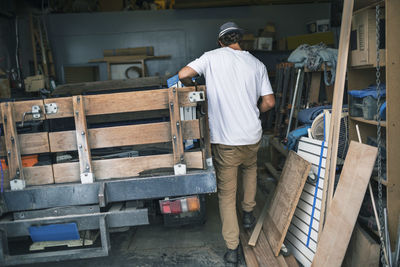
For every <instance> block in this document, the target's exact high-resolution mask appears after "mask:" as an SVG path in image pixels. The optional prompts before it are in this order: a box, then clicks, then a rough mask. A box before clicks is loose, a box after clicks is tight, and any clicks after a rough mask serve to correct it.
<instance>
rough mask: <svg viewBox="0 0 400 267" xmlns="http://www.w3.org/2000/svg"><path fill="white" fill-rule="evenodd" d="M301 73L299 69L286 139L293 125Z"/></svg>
mask: <svg viewBox="0 0 400 267" xmlns="http://www.w3.org/2000/svg"><path fill="white" fill-rule="evenodd" d="M300 74H301V69H298V71H297V79H296V87H295V89H294V94H293V101H292V107H291V109H290V116H289V123H288V128H287V131H286V139H287V138H288V136H289V132H290V127H291V126H292V117H293V112H294V105H295V103H296V96H297V89H298V88H299V80H300Z"/></svg>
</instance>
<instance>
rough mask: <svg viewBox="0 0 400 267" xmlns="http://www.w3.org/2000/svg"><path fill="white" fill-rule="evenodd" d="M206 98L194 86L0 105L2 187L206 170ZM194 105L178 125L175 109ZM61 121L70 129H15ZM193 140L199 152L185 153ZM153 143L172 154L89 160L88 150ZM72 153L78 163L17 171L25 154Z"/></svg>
mask: <svg viewBox="0 0 400 267" xmlns="http://www.w3.org/2000/svg"><path fill="white" fill-rule="evenodd" d="M195 91H198V92H200V94H201V96H202V97H203V100H205V101H201V102H196V101H195V102H193V92H195ZM201 92H202V93H201ZM205 95H206V94H205V87H204V86H198V87H185V88H178V89H176V88H169V89H156V90H145V91H135V92H123V93H112V94H99V95H79V96H72V97H61V98H48V99H42V100H29V101H17V102H4V103H1V114H0V116H1V122H2V124H3V127H2V129H3V132H4V136H3V137H2V139H1V141H2V150H1V151H0V156H2V157H7V161H8V169H7V170H5V173H4V174H5V179H4V187H5V188H9V187H10V186H9V185H10V183H19V182H21V181H22V182H25V183H26V186H30V185H44V184H54V183H69V182H82V183H90V182H93V180H94V181H95V180H104V179H112V178H126V177H134V176H138V175H139V174H140V173H141V172H143V171H148V170H152V169H159V168H173V167H174V166H177V165H179V166H180V165H184V166H185V167H186V168H187V169H206V168H207V164H206V162H207V161H206V159H210V158H211V155H210V142H209V133H208V125H207V121H208V120H207V117H206V116H207V113H206V112H205V113H204V112H203V113H202V112H199V111H200V110H203V111H204V110H207V104H206V103H207V102H206V101H207V100H206V99H205ZM191 100H192V101H191ZM197 105H199V108H198V112H197V114H198V115H199V116H198V119H195V120H183V121H181V115H180V107H196V106H197ZM38 109H39V110H40V112H39V113H38V112H37V110H38ZM34 110H36V112H33V111H34ZM166 110H169V121H168V120H165V121H156V122H152V121H151V122H149V121H147V122H146V123H140V121H138V122H139V123H140V124H138V122H137V121H135V122H134V123H131V124H122V125H118V126H112V127H109V126H107V127H101V128H88V123H87V119H90V116H96V115H107V116H109V115H110V114H114V115H116V116H119V115H124V116H125V117H126V118H129V114H134V113H140V112H143V111H152V112H153V117H154V112H158V111H159V112H160V114H161V113H162V112H164V114H165V111H166ZM32 112H33V113H36V114H33V113H32ZM33 116H36V118H33ZM133 117H134V116H133ZM160 117H161V116H160ZM62 118H71V119H72V118H74V122H75V130H67V131H53V132H52V131H45V132H36V133H25V134H17V125H20V124H21V122H22V123H23V121H24V120H25V122H26V121H35V120H36V121H38V120H44V121H45V120H53V119H62ZM193 139H197V140H200V147H199V148H197V149H194V150H193V151H187V152H185V151H184V143H183V142H184V140H193ZM158 143H170V144H171V145H172V148H173V150H172V151H173V153H169V154H159V155H147V156H138V157H125V158H111V159H97V160H93V159H92V157H91V152H92V150H93V149H104V148H113V147H127V146H137V145H149V144H158ZM71 151H77V152H78V155H79V162H78V161H76V162H65V163H53V164H49V165H43V166H33V167H23V166H22V160H21V157H22V156H24V155H31V154H43V153H60V152H61V153H62V152H71ZM16 187H17V188H20V187H19V186H16ZM11 189H13V186H11Z"/></svg>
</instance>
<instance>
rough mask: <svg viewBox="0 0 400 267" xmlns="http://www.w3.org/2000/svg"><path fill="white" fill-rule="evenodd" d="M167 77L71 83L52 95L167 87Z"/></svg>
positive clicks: (56, 90)
mask: <svg viewBox="0 0 400 267" xmlns="http://www.w3.org/2000/svg"><path fill="white" fill-rule="evenodd" d="M166 85H167V77H159V76H153V77H141V78H136V79H126V80H109V81H97V82H85V83H70V84H63V85H59V86H57V87H56V89H55V90H54V91H53V92H52V93H51V95H53V96H56V95H80V94H83V93H88V92H101V91H111V90H121V89H139V88H144V87H154V88H157V87H158V88H159V87H165V86H166Z"/></svg>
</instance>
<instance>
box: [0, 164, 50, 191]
mask: <svg viewBox="0 0 400 267" xmlns="http://www.w3.org/2000/svg"><path fill="white" fill-rule="evenodd" d="M23 172H24V178H25V183H26V185H27V186H31V185H45V184H54V178H53V168H52V166H51V165H44V166H34V167H28V168H23ZM8 177H9V175H8V170H4V188H5V189H9V188H10V179H9V178H8Z"/></svg>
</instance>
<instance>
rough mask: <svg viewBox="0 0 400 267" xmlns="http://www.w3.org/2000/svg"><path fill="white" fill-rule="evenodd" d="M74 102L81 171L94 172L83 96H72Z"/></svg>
mask: <svg viewBox="0 0 400 267" xmlns="http://www.w3.org/2000/svg"><path fill="white" fill-rule="evenodd" d="M72 104H73V107H74V119H75V136H76V144H77V146H78V148H77V149H78V155H79V166H80V173H81V174H82V173H93V168H92V156H91V154H90V146H89V142H88V135H89V133H88V129H87V124H86V115H85V107H84V104H83V99H82V96H74V97H72Z"/></svg>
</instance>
